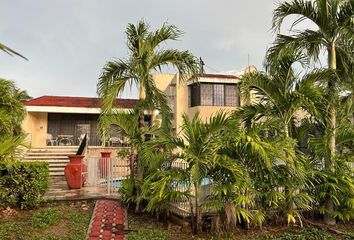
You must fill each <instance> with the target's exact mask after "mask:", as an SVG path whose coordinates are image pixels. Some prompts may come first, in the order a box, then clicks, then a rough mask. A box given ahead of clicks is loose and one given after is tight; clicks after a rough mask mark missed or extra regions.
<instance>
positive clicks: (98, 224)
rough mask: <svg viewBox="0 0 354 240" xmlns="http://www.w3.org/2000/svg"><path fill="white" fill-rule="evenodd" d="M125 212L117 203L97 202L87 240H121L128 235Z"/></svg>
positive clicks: (113, 201) (109, 201)
mask: <svg viewBox="0 0 354 240" xmlns="http://www.w3.org/2000/svg"><path fill="white" fill-rule="evenodd" d="M127 222H128V221H127V212H126V210H125V209H124V207H122V206H121V205H120V204H119V203H118V201H115V200H98V201H97V202H96V205H95V209H94V211H93V214H92V217H91V222H90V226H89V229H88V237H87V239H88V240H123V239H124V236H125V235H126V234H127V233H128V231H127V229H128V226H127V225H128V224H127Z"/></svg>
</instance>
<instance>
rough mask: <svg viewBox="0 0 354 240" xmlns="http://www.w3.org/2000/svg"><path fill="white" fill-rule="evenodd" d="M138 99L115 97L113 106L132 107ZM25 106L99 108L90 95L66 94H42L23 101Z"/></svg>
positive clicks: (95, 100) (98, 101)
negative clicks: (75, 95) (73, 95)
mask: <svg viewBox="0 0 354 240" xmlns="http://www.w3.org/2000/svg"><path fill="white" fill-rule="evenodd" d="M138 101H139V100H137V99H117V100H116V103H115V106H116V107H119V108H133V107H134V106H135V105H136V104H137V103H138ZM24 104H25V106H48V107H76V108H100V107H101V103H100V99H99V98H90V97H66V96H42V97H38V98H34V99H31V100H29V101H26V102H24Z"/></svg>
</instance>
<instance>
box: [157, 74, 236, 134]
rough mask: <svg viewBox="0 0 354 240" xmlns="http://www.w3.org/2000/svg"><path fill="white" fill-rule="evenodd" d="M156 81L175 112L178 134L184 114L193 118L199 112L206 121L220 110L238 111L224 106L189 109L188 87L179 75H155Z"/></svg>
mask: <svg viewBox="0 0 354 240" xmlns="http://www.w3.org/2000/svg"><path fill="white" fill-rule="evenodd" d="M187 79H188V78H187ZM154 80H155V82H156V86H157V87H158V88H159V89H160V90H161V91H163V92H164V93H165V94H166V96H167V97H168V99H169V103H170V106H171V110H172V112H173V127H174V128H175V132H176V133H178V132H180V131H181V130H182V129H181V125H182V121H183V119H182V115H183V114H184V113H186V114H187V115H188V116H189V117H190V118H192V117H194V115H195V114H196V113H197V112H198V111H199V112H200V116H201V118H202V120H204V121H205V120H207V119H209V118H210V117H211V116H212V115H213V114H215V113H216V112H218V111H220V110H224V111H226V112H230V111H232V110H235V109H236V108H235V107H223V106H196V107H189V106H188V86H187V83H186V82H180V80H179V76H178V74H156V75H154ZM171 86H172V87H171ZM241 104H242V103H241Z"/></svg>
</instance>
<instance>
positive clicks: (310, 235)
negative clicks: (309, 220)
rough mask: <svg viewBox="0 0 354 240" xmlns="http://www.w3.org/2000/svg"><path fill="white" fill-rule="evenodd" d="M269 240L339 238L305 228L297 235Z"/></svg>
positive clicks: (318, 230) (322, 239)
mask: <svg viewBox="0 0 354 240" xmlns="http://www.w3.org/2000/svg"><path fill="white" fill-rule="evenodd" d="M265 239H267V240H336V239H338V238H336V237H334V236H333V235H331V234H329V233H327V232H325V231H323V230H320V229H318V228H304V229H302V230H301V231H299V232H296V233H287V234H284V235H280V236H268V237H266V238H265Z"/></svg>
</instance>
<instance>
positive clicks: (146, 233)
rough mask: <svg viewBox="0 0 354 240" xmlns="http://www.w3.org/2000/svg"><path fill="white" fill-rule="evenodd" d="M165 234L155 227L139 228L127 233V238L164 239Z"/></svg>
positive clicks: (165, 237)
mask: <svg viewBox="0 0 354 240" xmlns="http://www.w3.org/2000/svg"><path fill="white" fill-rule="evenodd" d="M167 237H168V236H167V234H166V233H165V232H163V231H161V230H157V229H140V230H139V231H137V232H132V233H130V234H129V235H128V240H165V239H167Z"/></svg>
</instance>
